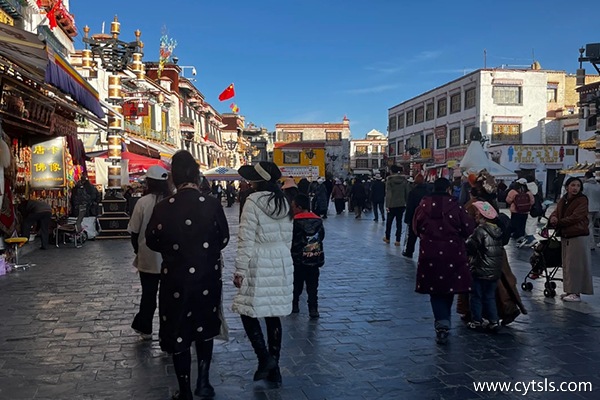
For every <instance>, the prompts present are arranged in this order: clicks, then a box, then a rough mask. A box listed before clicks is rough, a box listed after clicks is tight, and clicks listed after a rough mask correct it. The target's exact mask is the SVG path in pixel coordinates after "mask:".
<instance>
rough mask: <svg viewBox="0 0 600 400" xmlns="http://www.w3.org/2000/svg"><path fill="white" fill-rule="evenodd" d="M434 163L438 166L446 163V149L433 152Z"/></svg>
mask: <svg viewBox="0 0 600 400" xmlns="http://www.w3.org/2000/svg"><path fill="white" fill-rule="evenodd" d="M433 162H435V163H436V164H443V163H445V162H446V149H439V150H434V151H433Z"/></svg>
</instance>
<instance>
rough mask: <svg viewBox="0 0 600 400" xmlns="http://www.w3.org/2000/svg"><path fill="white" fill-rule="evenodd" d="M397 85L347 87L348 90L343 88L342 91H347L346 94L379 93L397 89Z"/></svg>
mask: <svg viewBox="0 0 600 400" xmlns="http://www.w3.org/2000/svg"><path fill="white" fill-rule="evenodd" d="M399 86H400V85H379V86H371V87H368V88H362V89H348V90H344V93H347V94H369V93H381V92H387V91H388V90H393V89H397V88H398V87H399Z"/></svg>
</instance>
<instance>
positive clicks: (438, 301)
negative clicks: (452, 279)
mask: <svg viewBox="0 0 600 400" xmlns="http://www.w3.org/2000/svg"><path fill="white" fill-rule="evenodd" d="M429 299H430V301H431V309H432V310H433V317H434V319H435V325H434V326H435V329H436V330H437V329H450V319H451V315H452V302H454V294H433V293H432V294H430V295H429Z"/></svg>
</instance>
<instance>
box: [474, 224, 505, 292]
mask: <svg viewBox="0 0 600 400" xmlns="http://www.w3.org/2000/svg"><path fill="white" fill-rule="evenodd" d="M466 245H467V254H468V255H469V264H470V266H471V274H472V275H473V277H474V278H478V279H485V280H490V281H496V280H498V279H500V276H501V275H502V263H503V262H504V246H503V245H502V229H500V228H499V227H498V225H495V224H492V223H490V222H485V223H483V224H480V225H478V226H477V228H475V231H474V232H473V234H472V235H471V236H469V238H468V239H467V242H466Z"/></svg>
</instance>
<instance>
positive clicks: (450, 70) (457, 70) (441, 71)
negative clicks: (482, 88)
mask: <svg viewBox="0 0 600 400" xmlns="http://www.w3.org/2000/svg"><path fill="white" fill-rule="evenodd" d="M476 69H477V68H448V69H434V70H431V71H423V73H424V74H463V75H466V74H468V73H470V72H473V71H475V70H476Z"/></svg>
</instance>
